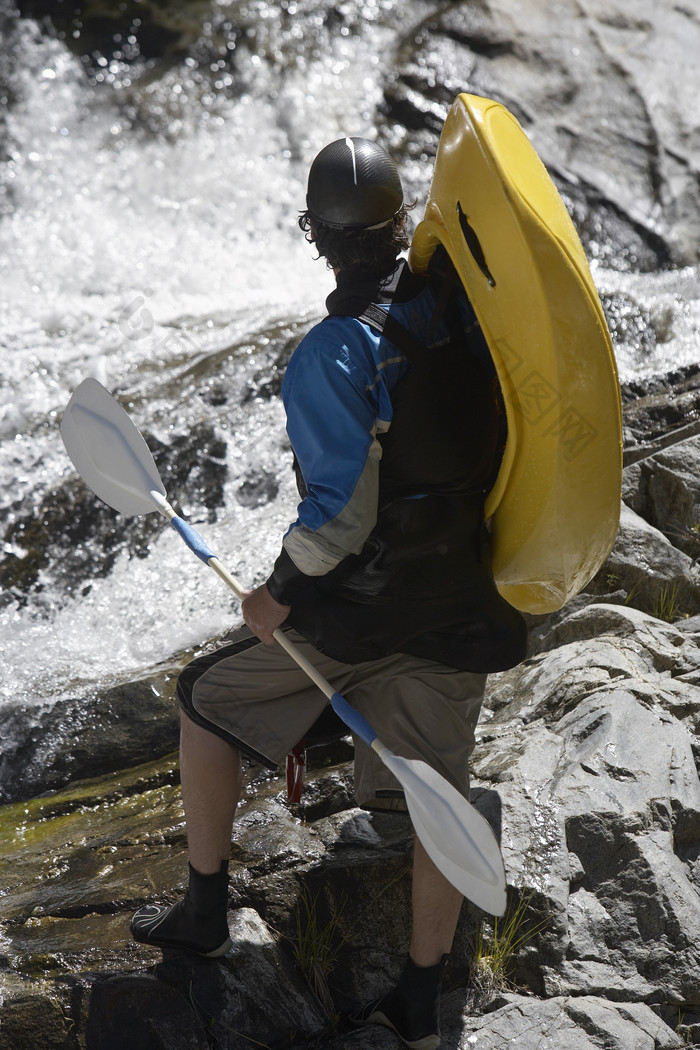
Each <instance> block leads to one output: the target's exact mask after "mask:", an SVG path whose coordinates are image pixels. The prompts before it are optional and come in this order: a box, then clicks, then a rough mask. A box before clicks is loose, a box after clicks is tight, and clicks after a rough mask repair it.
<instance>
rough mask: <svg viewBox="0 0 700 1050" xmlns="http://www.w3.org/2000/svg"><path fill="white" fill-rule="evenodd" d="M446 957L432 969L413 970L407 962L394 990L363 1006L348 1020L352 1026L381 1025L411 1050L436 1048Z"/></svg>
mask: <svg viewBox="0 0 700 1050" xmlns="http://www.w3.org/2000/svg"><path fill="white" fill-rule="evenodd" d="M447 958H448V957H447V955H443V957H442V959H441V960H440V962H439V963H437V964H436V965H435V966H416V964H415V963H414V962H413V960H412V959H411V958H410V956H409V959H408V961H407V963H406V965H405V966H404V968H403V972H402V974H401V976H400V978H399V982H398V984H397V985H396V987H395V988H394V989H393V990H392V991H391V992H388V993H387V995H383V996H381V997H380V998H379V999H372V1000H371V1001H370V1002H369V1003H365V1005H364V1006H363V1007H362V1009H361V1010H359V1011H358V1012H357V1013H356V1014H354V1015H353V1016H352V1017H351V1020H352V1021H353V1022H354V1024H381V1025H384V1026H385V1028H391V1030H392V1031H393V1032H395V1033H396V1035H397V1036H398V1037H399V1039H401V1041H402V1042H403V1043H404V1045H405V1046H408V1047H410V1048H411V1050H437V1047H439V1046H440V991H441V986H442V971H443V970H444V968H445V963H446V962H447Z"/></svg>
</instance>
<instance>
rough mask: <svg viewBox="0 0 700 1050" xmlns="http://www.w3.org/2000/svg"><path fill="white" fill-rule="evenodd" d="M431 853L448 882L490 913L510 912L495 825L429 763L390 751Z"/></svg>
mask: <svg viewBox="0 0 700 1050" xmlns="http://www.w3.org/2000/svg"><path fill="white" fill-rule="evenodd" d="M382 758H383V760H384V762H385V764H386V765H387V767H388V768H389V769H390V770H391V771H392V773H393V774H394V776H395V777H396V779H397V780H398V781H399V783H400V784H401V786H402V787H403V789H404V792H405V794H406V804H407V805H408V812H409V815H410V817H411V821H412V822H413V827H414V829H415V832H416V834H417V836H418V838H419V839H420V841H421V843H422V844H423V847H424V848H425V851H426V853H427V854H428V856H429V857H430V858H431V860H432V861H433V863H434V864H435V866H436V867H437V868H438V869H439V870H440V871H441V872H442V874H443V875H444V876H445V878H446V879H447V880H448V881H449V882H450V883H451V884H452V885H453V886H454V887H455V888H456V889H458V890H459V891H460V893H463V894H464V896H465V897H466V898H467V899H468V900H470V901H472V902H473V903H474V904H476V905H477V906H478V907H479V908H481V909H482V910H483V911H485V912H488V913H489V914H490V915H503V914H504V913H505V910H506V875H505V870H504V868H503V857H502V856H501V850H500V847H499V845H498V841H497V840H496V836H495V835H494V833H493V831H492V829H491V825H490V824H489V823H488V821H487V820H485V818H484V817H482V815H481V814H480V813H479V812H478V811H477V810H476V809H474V807H473V806H472V805H471V803H469V802H467V800H466V799H465V798H464V797H463V796H462V795H460V793H459V792H458V791H457V790H456V788H454V787H453V786H452V784H450V783H448V781H446V780H445V778H444V777H442V776H440V774H439V773H437V772H436V771H435V770H434V769H431V767H430V766H429V765H427V763H425V762H422V761H420V760H419V759H413V758H401V757H399V756H398V755H394V754H392V753H391V752H390V751H386V753H385V754H382Z"/></svg>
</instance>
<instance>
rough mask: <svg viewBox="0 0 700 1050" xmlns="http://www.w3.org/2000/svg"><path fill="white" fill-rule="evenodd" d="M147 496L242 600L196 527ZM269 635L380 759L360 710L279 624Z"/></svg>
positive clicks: (373, 735) (380, 751)
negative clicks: (325, 675)
mask: <svg viewBox="0 0 700 1050" xmlns="http://www.w3.org/2000/svg"><path fill="white" fill-rule="evenodd" d="M151 498H152V499H153V502H154V503H155V504H156V506H157V507H158V510H159V511H160V512H161V514H162V515H163V516H164V517H166V518H167V519H168V521H169V522H170V524H171V525H172V526H173V528H174V529H175V531H176V532H177V533H179V535H180V536H181V537H182V539H183V540H184V541H185V543H186V544H187V546H188V547H189V548H190V550H191V551H193V552H194V554H196V555H197V557H198V558H199V559H200V561H203V562H204V564H205V565H208V566H209V568H210V569H213V570H214V572H215V573H216V575H217V576H218V577H219V578H220V579H222V580H223V581H224V583H225V584H226V585H227V586H228V587H230V589H231V590H232V591H233V593H234V594H235V595H236V597H237V598H238V599H239V601H241V602H242V601H243V599H244V597H245V594H246V592H245V590H244V589H243V587H242V586H241V583H240V581H239V580H237V579H236V577H235V576H234V575H233V573H231V572H229V570H228V569H227V568H226V566H225V565H222V564H221V562H220V561H219V559H218V558H217V556H216V555H215V554H214V552H213V551H212V550H211V549H210V547H209V546H208V545H207V544H206V543H205V541H204V540H203V539H202V537H201V536H200V535H199V533H198V532H197V530H196V529H193V528H192V526H191V525H190V524H189V523H188V522H186V521H185V520H184V518H181V517H179V515H177V514H176V513H175V511H174V510H173V508H172V507H171V506H170V504H169V503H168V501H167V500H166V499H165V497H164V496H162V495H161V494H160V492H156V491H155V490H153V491H151ZM272 637H273V638H274V639H275V641H276V642H277V643H278V644H279V645H281V646H282V648H283V649H284V650H285V652H287V653H288V654H289V656H291V658H292V660H294V662H295V663H296V664H297V666H298V667H300V668H301V670H302V671H304V673H305V674H306V675H308V677H309V678H310V679H311V681H312V682H313V683H314V685H316V686H317V687H318V688H319V689H320V690H321V692H322V693H323V694H324V696H327V697H328V699H329V700H330V702H331V706H332V708H333V710H334V711H335V713H336V714H337V715H338V717H339V718H341V719H342V720H343V722H345V724H346V725H347V726H349V728H350V729H351V730H352V731H353V733H355V734H356V735H357V736H359V737H360V739H361V740H364V742H365V743H366V744H367V746H368V747H371V748H373V749H374V750H375V751H376V752H377V754H378V755H379V756H380V758H382V757H383V754H384V753H385V752H386V750H387V749H386V747H385V745H384V744H382V742H381V741H380V740H379V738H378V737H377V734H376V733H375V731H374V729H372V726H371V725H370V724H369V722H368V721H367V719H366V718H363V716H362V715H361V714H360V712H359V711H356V710H355V708H354V707H352V705H351V704H349V703H348V702H347V700H346V699H345V697H344V696H342V695H341V694H340V693H339V692H337V691H336V690H335V689H334V688H333V686H332V685H331V684H330V682H329V681H327V679H325V678H324V677H323V675H322V674H320V673H319V671H318V670H317V669H316V667H314V665H313V664H312V663H311V661H310V660H307V658H306V657H305V656H304V654H303V653H302V652H300V651H299V649H298V648H297V646H296V645H295V644H294V642H292V641H290V639H289V638H288V637H287V635H286V634H285V633H284V631H283V630H282V629H281V628H280V627H278V628H277V629H276V630H275V631H274V632H273V635H272Z"/></svg>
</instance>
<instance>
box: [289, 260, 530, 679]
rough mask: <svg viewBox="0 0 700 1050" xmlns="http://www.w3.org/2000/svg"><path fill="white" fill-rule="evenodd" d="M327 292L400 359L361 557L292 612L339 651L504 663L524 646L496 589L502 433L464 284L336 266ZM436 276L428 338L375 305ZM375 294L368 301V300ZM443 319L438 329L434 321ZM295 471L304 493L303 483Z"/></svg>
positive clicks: (317, 585)
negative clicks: (492, 509) (496, 490)
mask: <svg viewBox="0 0 700 1050" xmlns="http://www.w3.org/2000/svg"><path fill="white" fill-rule="evenodd" d="M343 276H344V278H345V279H344V280H343V281H342V282H341V284H340V285H339V288H338V289H337V290H336V291H335V292H334V293H333V294H332V295H331V296H330V297H329V299H328V300H327V307H328V310H329V314H330V315H331V316H353V317H358V318H359V319H360V320H362V321H364V322H366V323H367V324H369V325H371V326H372V327H373V328H374V329H375V330H378V331H379V332H380V333H381V334H382V335H383V336H384V338H386V339H387V340H388V341H389V342H390V343H392V345H393V346H395V347H396V348H397V349H398V350H400V351H401V352H402V353H403V354H404V355H405V357H406V358H407V360H408V367H407V369H406V373H405V375H404V377H403V378H402V379H401V380H400V381H399V383H398V384H397V387H396V388H395V390H394V391H393V392H392V409H393V415H392V421H391V426H390V428H389V430H388V432H387V433H386V434H383V435H381V436H380V438H379V440H380V441H381V444H382V459H381V462H380V475H379V513H378V518H377V524H376V526H375V528H374V529H373V531H372V533H371V535H370V536H369V538H368V540H367V541H366V543H365V545H364V547H363V550H362V551H361V552H360V554H358V555H351V556H349V557H347V558H345V559H343V561H342V562H341V563H340V565H339V566H338V567H337V568H336V569H334V570H333V571H332V572H330V573H328V575H326V576H322V577H318V578H313V580H312V582H311V583H310V586H309V588H308V589H307V590H306V591H305V592H304V593H303V594H302V595H300V596H299V597H298V598H297V599H295V601H294V602H293V603H292V609H291V613H290V616H289V619H288V623H289V624H290V626H293V627H295V628H296V629H297V630H299V631H300V632H301V633H302V634H304V635H305V637H307V638H308V640H309V641H310V642H311V643H312V644H314V645H315V646H316V647H317V648H319V649H321V650H322V651H323V652H326V653H328V654H329V655H331V656H333V657H335V658H336V659H339V660H343V661H344V662H348V663H356V662H360V661H363V660H369V659H373V658H375V657H379V656H384V655H387V654H388V653H391V652H406V653H411V654H413V655H416V656H424V657H426V658H428V659H433V660H436V661H438V662H441V663H445V664H448V665H449V666H453V667H457V668H463V669H465V670H472V671H483V672H486V671H492V670H504V669H505V668H507V667H511V666H513V664H515V663H518V662H519V661H520V660H521V659H522V658H523V656H524V652H525V634H526V632H525V627H524V622H523V620H522V617H521V616H520V614H519V613H517V612H516V611H515V610H514V609H512V607H511V606H510V605H508V603H507V602H505V601H504V600H503V599H502V598H501V597H500V595H499V594H498V591H497V590H496V587H495V584H494V581H493V576H492V573H491V568H490V557H489V551H488V536H487V532H486V529H485V525H484V498H485V494H486V493H487V492H488V491H489V489H490V487H491V485H492V484H493V482H494V480H495V477H496V473H497V471H498V465H499V463H500V456H501V454H502V447H503V443H504V439H505V431H504V420H505V414H504V412H503V411H502V402H501V401H500V392H499V388H498V383H497V380H496V377H495V372H494V370H493V366H492V364H491V363H490V355H489V354H488V350H487V348H486V346H485V343H484V341H483V335H482V333H481V330H480V328H479V327H478V323H477V321H476V318H475V317H474V315H473V311H471V314H470V313H469V310H467V316H470V322H469V323H468V324H467V325H466V326H465V324H464V321H463V318H464V311H465V300H464V298H463V300H462V304H461V310H459V309H458V308H457V304H456V301H455V297H456V296H457V295H461V296H464V293H463V291H462V290H461V285H460V286H459V287H457V286H456V285H455V284H454V282H453V281H451V280H450V279H449V277H448V280H447V281H445V280H442V281H440V279H437V281H436V278H435V276H434V275H431V276H430V277H428V278H425V277H420V276H416V275H413V274H411V273H410V271H409V270H408V267H407V266H405V265H401V266H399V267H398V268H397V270H396V271H395V273H394V274H393V275H391V278H390V279H389V280H388V281H386V280H385V281H383V282H382V283H381V284H377V282H371V281H367V280H366V278H363V277H362V276H358V279H357V280H356V281H355V282H351V281H349V280H348V275H347V274H345V275H343ZM426 281H433V282H435V284H436V287H437V288H438V292H437V295H436V307H435V314H434V323H433V324H431V329H433V330H434V331H435V332H438V331H439V330H442V331H443V333H444V329H445V323H446V326H447V329H448V332H449V337H448V338H447V339H445V338H444V337H443V338H442V339H441V340H440V341H438V342H436V343H434V344H432V345H431V343H430V337H429V338H428V339H427V340H425V341H423V340H419V339H417V338H416V336H415V335H414V334H413V333H412V332H410V331H408V330H407V329H406V328H404V327H403V326H402V325H401V324H399V322H398V321H397V320H396V318H395V317H393V316H392V315H391V313H388V312H387V311H386V310H385V309H382V307H380V306H378V305H376V300H378V301H379V302H382V303H385V304H386V303H391V302H394V301H397V302H407V301H410V300H411V299H412V298H414V297H415V296H416V295H418V294H420V293H421V292H422V291H424V290H425V285H426ZM370 295H374V296H375V299H372V298H370ZM441 322H442V328H441ZM298 480H299V481H300V485H301V486H302V487H301V491H302V495H303V481H302V480H301V479H298Z"/></svg>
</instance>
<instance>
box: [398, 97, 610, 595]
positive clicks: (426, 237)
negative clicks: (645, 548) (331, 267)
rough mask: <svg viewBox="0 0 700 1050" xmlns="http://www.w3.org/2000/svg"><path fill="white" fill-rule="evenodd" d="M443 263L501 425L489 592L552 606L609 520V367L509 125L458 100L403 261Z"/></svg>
mask: <svg viewBox="0 0 700 1050" xmlns="http://www.w3.org/2000/svg"><path fill="white" fill-rule="evenodd" d="M438 244H443V245H444V246H445V248H446V250H447V252H448V254H449V255H450V258H451V259H452V262H453V263H454V265H455V267H456V269H457V271H458V273H459V275H460V278H461V280H462V282H463V284H464V287H465V289H466V291H467V294H468V295H469V298H470V299H471V302H472V304H473V306H474V309H475V311H476V314H477V317H478V319H479V323H480V324H481V327H482V329H483V332H484V335H485V337H486V341H487V343H488V346H489V349H490V351H491V355H492V357H493V360H494V364H495V366H496V370H497V373H498V377H499V381H500V384H501V389H502V392H503V397H504V401H505V405H506V411H507V417H508V441H507V445H506V450H505V454H504V457H503V463H502V465H501V469H500V472H499V475H498V478H497V480H496V484H495V485H494V488H493V490H492V491H491V492H490V494H489V496H488V499H487V503H486V514H487V517H489V518H490V519H491V529H492V546H493V570H494V576H495V579H496V584H497V586H498V589H499V591H500V593H501V594H502V595H503V597H504V598H506V600H507V601H509V602H510V603H511V604H512V605H514V606H515V607H516V608H518V609H521V610H522V611H524V612H531V613H544V612H551V611H553V610H555V609H559V608H561V607H562V606H563V605H564V604H565V603H566V602H567V601H568V600H569V598H571V597H573V595H575V594H577V593H578V592H579V591H580V590H581V588H582V587H584V586H585V585H586V583H588V581H589V580H590V579H591V577H592V576H594V575H595V573H596V572H597V571H598V569H599V568H600V567H601V565H602V564H603V562H604V561H605V559H606V558H607V556H608V554H609V552H610V549H611V547H612V545H613V542H614V540H615V536H616V533H617V529H618V523H619V514H620V489H621V478H622V424H621V409H620V388H619V381H618V377H617V368H616V364H615V356H614V352H613V348H612V342H611V340H610V334H609V332H608V328H607V325H606V322H605V317H604V314H603V310H602V307H601V304H600V300H599V298H598V294H597V292H596V289H595V286H594V284H593V279H592V277H591V273H590V270H589V267H588V262H587V260H586V256H585V254H584V251H583V248H582V246H581V242H580V240H579V237H578V234H577V233H576V230H575V228H574V225H573V223H572V222H571V219H570V218H569V214H568V212H567V211H566V208H565V207H564V204H563V202H562V200H561V198H560V196H559V194H558V192H557V190H556V188H555V186H554V184H553V183H552V181H551V179H550V177H549V175H548V174H547V171H546V169H545V167H544V165H543V164H542V162H541V161H540V159H539V157H538V156H537V153H536V152H535V150H534V149H533V147H532V146H531V144H530V142H529V140H528V138H527V136H526V135H525V133H524V132H523V130H522V128H521V127H520V125H519V124H518V122H517V120H516V119H515V117H514V116H513V115H512V114H511V113H509V112H508V110H507V109H505V108H504V107H503V106H502V105H500V104H499V103H497V102H493V101H491V100H490V99H485V98H479V97H477V96H476V95H466V94H462V95H459V96H458V97H457V99H456V100H455V102H454V104H453V106H452V108H451V110H450V112H449V114H448V117H447V120H446V121H445V126H444V129H443V132H442V136H441V138H440V144H439V147H438V153H437V158H436V161H435V171H434V174H433V180H432V184H431V187H430V194H429V198H428V203H427V205H426V210H425V216H424V218H423V220H422V221H421V222H420V224H419V225H418V227H417V229H416V231H415V234H414V236H413V241H412V244H411V250H410V255H409V262H410V265H411V267H412V269H414V270H416V271H423V270H425V269H426V268H427V266H428V263H429V262H430V258H431V256H432V254H433V252H434V251H435V248H436V247H437V246H438Z"/></svg>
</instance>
